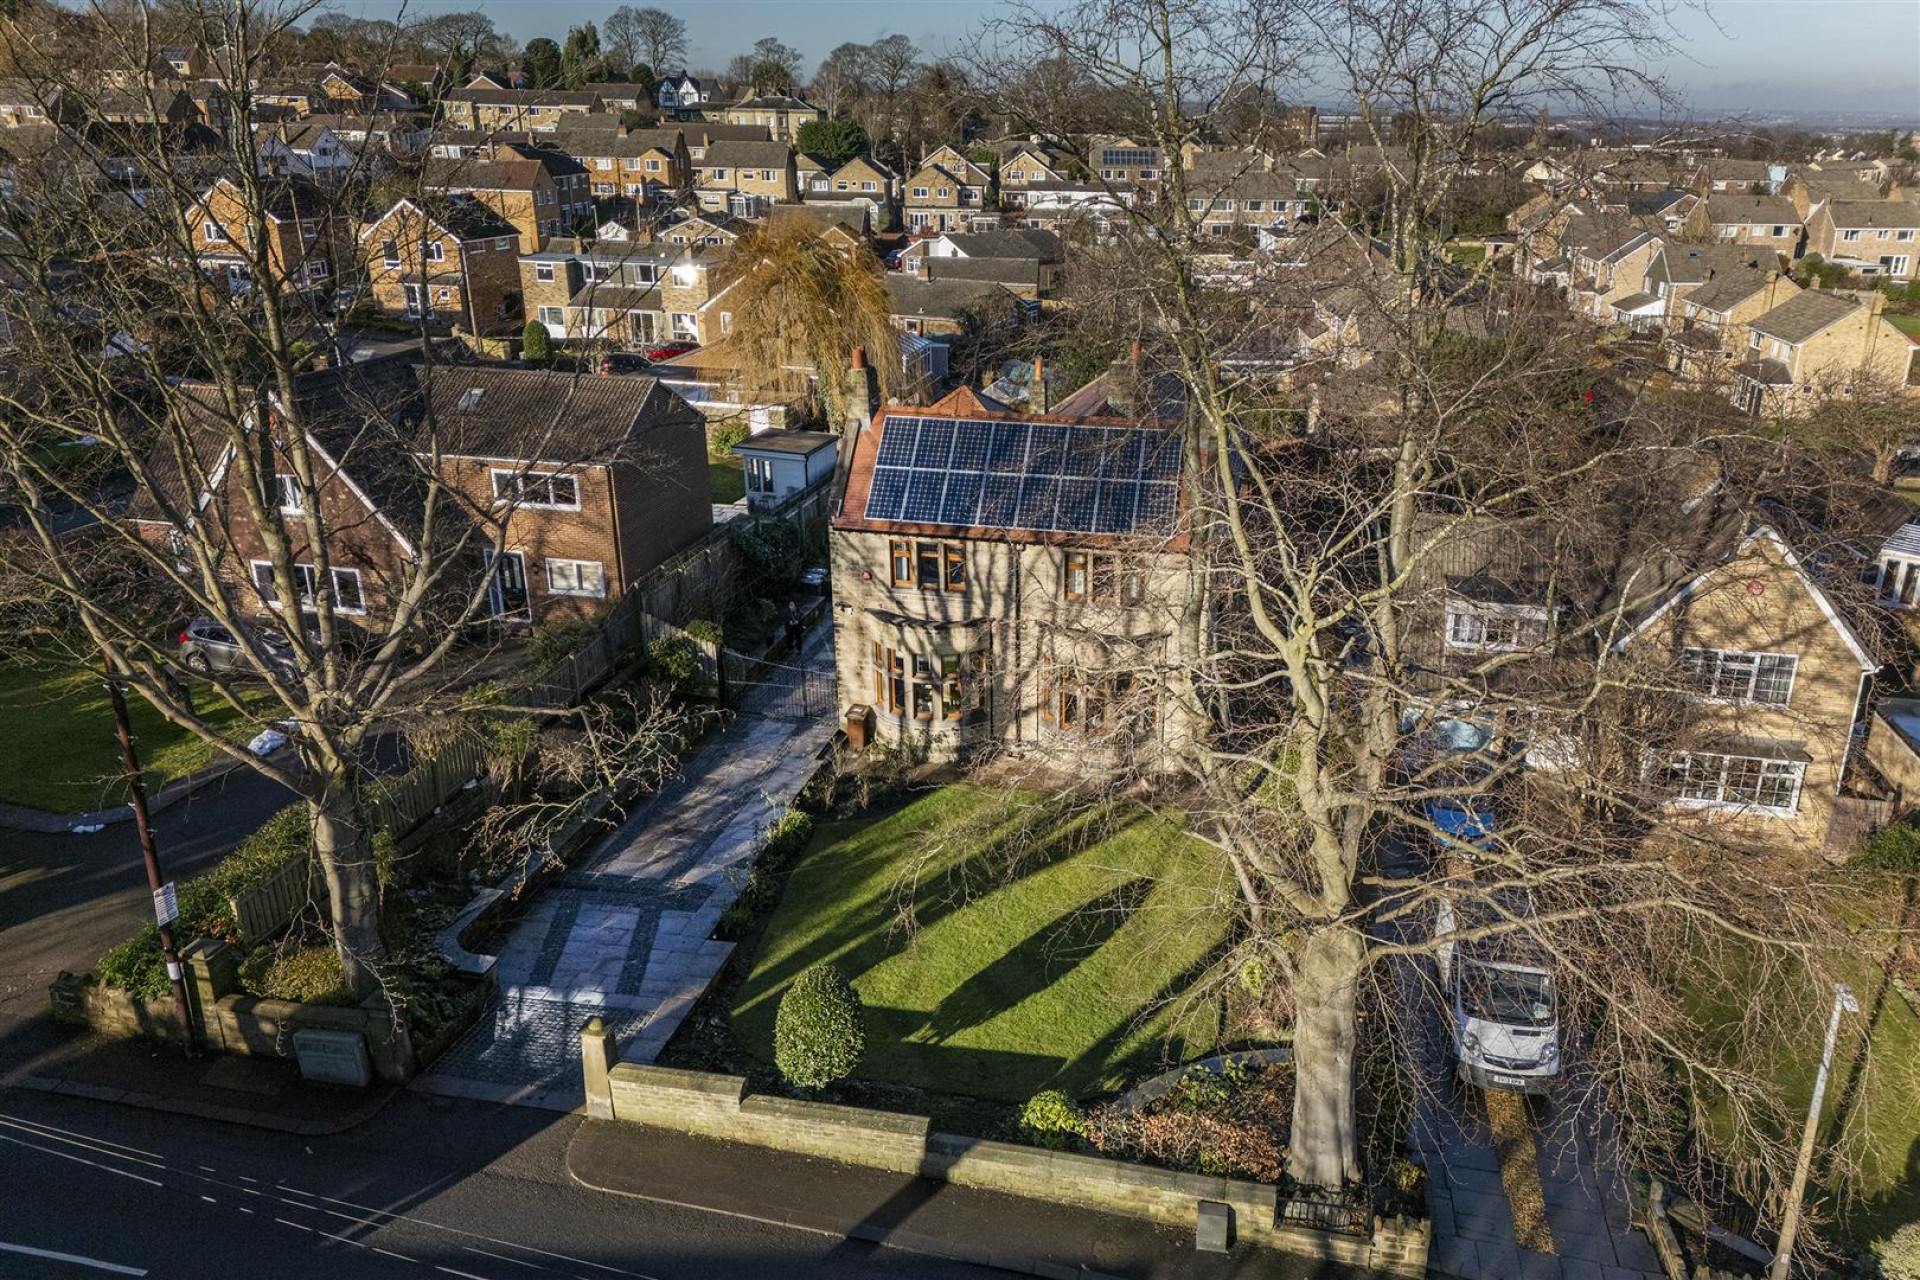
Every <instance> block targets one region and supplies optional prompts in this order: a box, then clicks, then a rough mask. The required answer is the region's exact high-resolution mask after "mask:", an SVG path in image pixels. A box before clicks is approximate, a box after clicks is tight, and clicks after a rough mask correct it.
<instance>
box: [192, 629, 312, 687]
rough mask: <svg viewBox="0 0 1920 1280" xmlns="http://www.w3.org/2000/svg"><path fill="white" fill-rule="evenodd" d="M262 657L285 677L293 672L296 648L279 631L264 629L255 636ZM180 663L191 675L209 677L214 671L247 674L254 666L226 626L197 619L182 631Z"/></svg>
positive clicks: (253, 634) (255, 632) (255, 633)
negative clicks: (294, 650) (192, 673)
mask: <svg viewBox="0 0 1920 1280" xmlns="http://www.w3.org/2000/svg"><path fill="white" fill-rule="evenodd" d="M252 638H253V641H254V644H255V645H256V646H258V648H259V650H260V653H261V656H262V657H264V658H266V660H267V661H268V662H271V663H272V664H273V665H274V666H275V667H276V668H278V669H280V670H281V671H282V672H283V673H284V674H292V672H293V669H294V661H293V646H292V645H290V644H288V643H287V638H286V637H285V636H283V635H281V634H280V633H279V632H278V631H274V630H272V629H270V628H262V629H260V630H258V631H254V632H253V633H252ZM180 663H181V665H182V666H184V667H186V668H187V670H189V671H197V672H199V673H200V674H201V675H210V674H212V673H213V672H215V671H236V670H237V671H248V670H251V669H252V665H253V664H252V663H250V662H248V661H247V656H246V653H245V651H243V650H242V649H241V647H240V641H239V639H238V638H236V637H235V636H234V634H233V632H232V631H230V630H229V629H228V628H227V626H226V625H225V624H224V623H220V622H216V621H214V620H213V619H212V618H195V619H194V620H193V621H192V622H189V623H188V624H187V625H186V626H185V627H182V628H181V630H180Z"/></svg>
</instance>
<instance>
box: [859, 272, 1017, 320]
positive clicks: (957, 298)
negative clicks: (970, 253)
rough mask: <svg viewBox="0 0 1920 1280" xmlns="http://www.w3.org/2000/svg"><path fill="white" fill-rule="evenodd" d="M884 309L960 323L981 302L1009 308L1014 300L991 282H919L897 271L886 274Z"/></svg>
mask: <svg viewBox="0 0 1920 1280" xmlns="http://www.w3.org/2000/svg"><path fill="white" fill-rule="evenodd" d="M887 297H888V299H889V303H888V306H889V308H890V310H891V312H892V314H894V315H896V316H929V317H932V318H934V319H936V320H962V319H965V318H966V317H967V316H968V315H970V314H972V313H973V312H975V311H976V310H977V309H978V308H979V307H980V306H981V304H982V303H988V302H996V301H997V302H999V303H1001V304H1002V305H1003V306H1005V307H1011V306H1012V305H1013V303H1014V297H1013V295H1012V294H1010V293H1008V292H1007V290H1006V289H1005V288H1004V287H1003V286H1001V285H999V284H996V283H994V282H993V281H991V280H948V279H936V280H920V279H916V278H915V277H913V276H909V275H903V274H902V273H900V272H898V271H889V272H888V273H887Z"/></svg>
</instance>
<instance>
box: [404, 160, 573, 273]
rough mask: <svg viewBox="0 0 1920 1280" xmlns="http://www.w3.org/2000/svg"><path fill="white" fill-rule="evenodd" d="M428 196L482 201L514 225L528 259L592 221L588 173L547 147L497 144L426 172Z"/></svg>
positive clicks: (435, 164)
mask: <svg viewBox="0 0 1920 1280" xmlns="http://www.w3.org/2000/svg"><path fill="white" fill-rule="evenodd" d="M424 187H425V189H426V190H427V191H429V192H432V193H435V194H439V195H463V196H469V197H471V198H473V199H475V200H478V201H480V202H481V203H482V204H485V205H486V206H487V207H489V208H491V209H492V210H493V211H494V212H495V213H497V214H499V215H500V216H501V217H502V218H505V219H506V220H507V221H508V222H510V223H512V224H513V225H514V227H515V229H517V230H518V231H519V233H520V246H521V248H522V249H523V250H525V251H526V252H528V253H531V252H533V251H534V250H536V249H538V248H539V247H540V245H541V242H542V241H544V240H546V239H547V238H548V237H549V236H561V235H570V234H572V232H573V231H574V229H575V227H576V226H578V225H579V224H580V223H581V222H582V221H583V220H591V219H592V218H593V212H594V211H593V194H592V191H591V189H590V187H589V184H588V175H587V170H586V168H585V167H584V166H582V165H581V164H580V162H579V161H577V160H575V159H573V157H571V156H568V155H565V154H563V153H561V152H559V151H555V150H552V149H550V148H547V147H534V146H527V145H525V144H523V143H499V144H496V145H495V146H493V147H491V148H489V149H488V150H487V151H484V152H478V153H475V155H474V156H473V157H472V158H470V159H465V160H452V161H436V162H434V163H432V164H430V165H429V166H428V169H427V175H426V179H425V183H424Z"/></svg>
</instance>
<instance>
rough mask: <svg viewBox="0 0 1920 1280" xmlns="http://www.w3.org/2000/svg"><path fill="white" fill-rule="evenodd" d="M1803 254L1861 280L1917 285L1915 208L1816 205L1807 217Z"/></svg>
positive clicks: (1918, 221)
mask: <svg viewBox="0 0 1920 1280" xmlns="http://www.w3.org/2000/svg"><path fill="white" fill-rule="evenodd" d="M1807 252H1809V253H1817V254H1820V255H1821V256H1823V257H1825V258H1826V259H1827V261H1829V262H1835V263H1838V264H1839V265H1841V266H1843V267H1846V268H1848V269H1849V270H1852V271H1859V272H1862V273H1864V274H1866V275H1875V276H1885V277H1886V278H1888V279H1890V280H1900V281H1907V280H1914V279H1920V204H1915V203H1914V202H1913V201H1911V200H1825V201H1822V202H1821V203H1820V204H1818V205H1816V206H1814V209H1813V212H1812V213H1810V214H1808V215H1807Z"/></svg>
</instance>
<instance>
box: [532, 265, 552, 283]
mask: <svg viewBox="0 0 1920 1280" xmlns="http://www.w3.org/2000/svg"><path fill="white" fill-rule="evenodd" d="M533 278H534V279H535V280H538V281H540V283H542V284H549V283H551V282H552V280H553V264H552V263H551V262H536V263H534V264H533Z"/></svg>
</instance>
